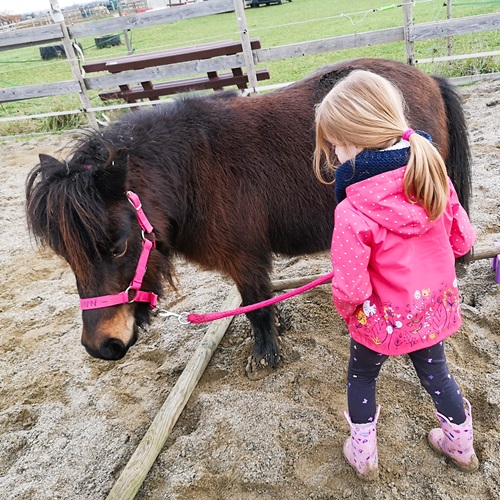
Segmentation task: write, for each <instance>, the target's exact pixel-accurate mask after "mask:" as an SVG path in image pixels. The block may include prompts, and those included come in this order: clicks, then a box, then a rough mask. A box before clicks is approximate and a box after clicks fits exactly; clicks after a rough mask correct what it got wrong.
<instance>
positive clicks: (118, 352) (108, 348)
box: [99, 339, 127, 360]
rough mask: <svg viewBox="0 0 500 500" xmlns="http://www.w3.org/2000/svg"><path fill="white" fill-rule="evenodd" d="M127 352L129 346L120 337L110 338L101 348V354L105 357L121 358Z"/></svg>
mask: <svg viewBox="0 0 500 500" xmlns="http://www.w3.org/2000/svg"><path fill="white" fill-rule="evenodd" d="M126 352H127V348H126V347H125V345H124V343H123V342H122V341H121V340H119V339H109V340H107V341H106V342H105V343H104V344H103V345H102V346H101V348H100V349H99V354H100V355H101V357H102V358H104V359H114V360H116V359H121V358H123V356H125V353H126Z"/></svg>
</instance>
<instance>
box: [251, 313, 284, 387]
mask: <svg viewBox="0 0 500 500" xmlns="http://www.w3.org/2000/svg"><path fill="white" fill-rule="evenodd" d="M247 317H248V319H249V320H250V323H251V324H252V329H253V333H254V348H253V351H252V354H251V355H250V356H249V357H248V363H247V366H246V372H247V375H248V378H249V379H251V380H259V379H261V378H264V377H266V376H267V375H269V373H270V372H271V370H272V369H273V368H275V367H276V366H277V365H278V362H279V359H280V354H279V347H278V339H277V330H276V324H275V321H274V308H273V307H265V308H262V309H257V310H256V311H252V312H250V313H248V314H247Z"/></svg>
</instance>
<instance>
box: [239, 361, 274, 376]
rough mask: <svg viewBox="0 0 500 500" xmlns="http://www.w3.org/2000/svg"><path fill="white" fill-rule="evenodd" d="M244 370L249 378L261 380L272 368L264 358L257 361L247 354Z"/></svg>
mask: <svg viewBox="0 0 500 500" xmlns="http://www.w3.org/2000/svg"><path fill="white" fill-rule="evenodd" d="M245 371H246V373H247V377H248V378H249V379H250V380H261V379H263V378H265V377H267V376H268V375H269V374H270V373H271V372H272V371H273V369H272V368H271V367H270V366H269V363H268V362H267V361H266V360H265V359H261V360H260V361H257V360H256V359H255V358H254V357H253V356H248V362H247V366H246V367H245Z"/></svg>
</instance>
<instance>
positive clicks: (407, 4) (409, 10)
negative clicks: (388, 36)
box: [402, 0, 415, 66]
mask: <svg viewBox="0 0 500 500" xmlns="http://www.w3.org/2000/svg"><path fill="white" fill-rule="evenodd" d="M402 5H403V28H404V37H405V44H406V62H407V63H408V64H411V65H412V66H415V46H414V42H412V41H411V37H412V32H413V0H403V4H402Z"/></svg>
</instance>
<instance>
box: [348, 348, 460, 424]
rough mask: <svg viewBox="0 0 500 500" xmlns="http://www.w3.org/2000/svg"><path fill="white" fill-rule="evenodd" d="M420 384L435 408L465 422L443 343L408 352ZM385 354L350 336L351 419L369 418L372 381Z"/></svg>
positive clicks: (371, 416) (373, 390)
mask: <svg viewBox="0 0 500 500" xmlns="http://www.w3.org/2000/svg"><path fill="white" fill-rule="evenodd" d="M408 356H409V357H410V359H411V361H412V363H413V366H414V367H415V370H416V372H417V375H418V378H419V379H420V383H421V384H422V387H423V388H424V389H425V390H426V391H427V392H428V393H429V394H430V396H431V397H432V400H433V401H434V405H435V406H436V410H437V411H438V412H439V413H441V414H442V415H444V416H445V417H447V418H448V419H449V420H450V421H451V422H452V423H454V424H462V423H463V422H465V409H464V403H463V400H462V394H461V392H460V388H459V387H458V385H457V383H456V382H455V379H454V378H453V376H452V375H451V374H450V372H449V370H448V365H447V363H446V356H445V353H444V343H443V342H439V344H436V345H433V346H432V347H429V348H427V349H421V350H420V351H414V352H411V353H409V354H408ZM388 357H389V356H385V355H384V354H379V353H377V352H374V351H372V350H371V349H368V348H367V347H365V346H363V345H362V344H359V343H357V342H356V341H354V340H353V339H351V358H350V360H349V370H348V374H347V402H348V405H349V415H350V417H351V421H352V422H354V423H357V424H363V423H368V422H371V421H373V419H374V417H375V410H376V400H375V396H376V384H377V378H378V375H379V372H380V369H381V368H382V365H383V364H384V362H385V361H386V360H387V358H388Z"/></svg>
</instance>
